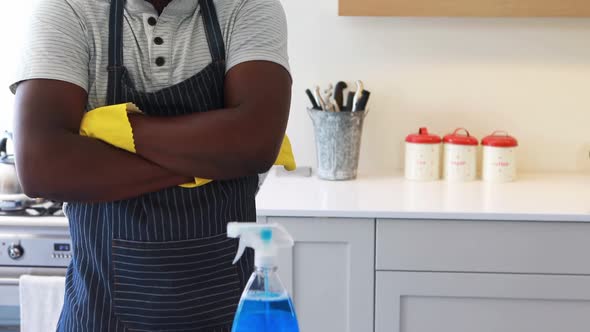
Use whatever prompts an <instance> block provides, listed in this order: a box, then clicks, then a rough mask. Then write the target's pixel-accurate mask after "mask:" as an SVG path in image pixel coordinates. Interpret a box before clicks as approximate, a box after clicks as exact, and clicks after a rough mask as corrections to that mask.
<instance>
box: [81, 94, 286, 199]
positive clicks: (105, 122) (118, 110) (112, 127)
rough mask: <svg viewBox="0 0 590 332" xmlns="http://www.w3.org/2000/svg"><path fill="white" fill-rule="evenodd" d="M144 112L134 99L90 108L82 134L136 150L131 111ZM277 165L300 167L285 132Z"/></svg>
mask: <svg viewBox="0 0 590 332" xmlns="http://www.w3.org/2000/svg"><path fill="white" fill-rule="evenodd" d="M130 113H141V111H140V110H139V109H138V108H137V106H135V105H134V104H133V103H126V104H117V105H110V106H104V107H99V108H96V109H93V110H91V111H89V112H87V113H86V114H85V115H84V117H83V118H82V123H81V125H80V135H82V136H87V137H92V138H95V139H99V140H101V141H103V142H106V143H108V144H110V145H112V146H116V147H118V148H121V149H123V150H127V151H129V152H131V153H136V150H135V141H134V139H133V128H131V123H130V122H129V117H128V114H130ZM275 165H279V166H283V167H285V169H286V170H288V171H293V170H295V168H297V165H296V163H295V157H293V150H292V148H291V142H290V141H289V138H288V137H287V136H286V135H285V138H284V139H283V143H282V145H281V150H280V152H279V156H278V157H277V160H276V162H275ZM210 182H212V180H207V179H201V178H195V182H191V183H186V184H183V185H181V187H183V188H195V187H200V186H203V185H206V184H207V183H210Z"/></svg>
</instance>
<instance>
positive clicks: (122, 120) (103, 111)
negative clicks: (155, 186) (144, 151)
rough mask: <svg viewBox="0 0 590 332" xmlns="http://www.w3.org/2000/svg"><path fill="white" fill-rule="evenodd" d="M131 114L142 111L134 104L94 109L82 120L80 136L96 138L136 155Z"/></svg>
mask: <svg viewBox="0 0 590 332" xmlns="http://www.w3.org/2000/svg"><path fill="white" fill-rule="evenodd" d="M129 113H141V111H140V110H139V109H138V108H137V106H135V105H134V104H132V103H126V104H118V105H111V106H104V107H99V108H96V109H93V110H91V111H89V112H87V113H86V114H85V115H84V117H83V118H82V123H81V124H80V135H82V136H88V137H92V138H96V139H99V140H101V141H103V142H106V143H108V144H110V145H113V146H116V147H118V148H121V149H123V150H127V151H129V152H132V153H136V151H135V141H134V140H133V129H132V128H131V123H129V117H128V114H129Z"/></svg>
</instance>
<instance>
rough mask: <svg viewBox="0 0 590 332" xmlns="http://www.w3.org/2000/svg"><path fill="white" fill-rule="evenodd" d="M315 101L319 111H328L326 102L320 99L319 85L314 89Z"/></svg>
mask: <svg viewBox="0 0 590 332" xmlns="http://www.w3.org/2000/svg"><path fill="white" fill-rule="evenodd" d="M315 100H316V101H317V102H318V104H319V106H320V109H322V110H323V111H326V110H328V108H327V107H326V102H325V101H324V99H323V98H322V92H321V90H320V87H319V85H318V86H316V87H315Z"/></svg>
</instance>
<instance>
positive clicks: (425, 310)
mask: <svg viewBox="0 0 590 332" xmlns="http://www.w3.org/2000/svg"><path fill="white" fill-rule="evenodd" d="M589 326H590V276H574V275H569V276H567V275H529V274H496V273H442V272H387V271H380V272H377V276H376V325H375V331H376V332H435V331H436V332H474V331H477V332H498V331H502V332H555V331H563V332H585V331H588V327H589Z"/></svg>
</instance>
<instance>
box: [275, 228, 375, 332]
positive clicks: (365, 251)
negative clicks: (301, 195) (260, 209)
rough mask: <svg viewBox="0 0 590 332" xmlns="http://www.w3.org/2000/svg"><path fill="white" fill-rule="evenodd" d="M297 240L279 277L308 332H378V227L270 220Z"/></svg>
mask: <svg viewBox="0 0 590 332" xmlns="http://www.w3.org/2000/svg"><path fill="white" fill-rule="evenodd" d="M266 222H269V223H273V222H277V223H279V224H282V225H283V226H284V227H285V228H286V229H287V230H288V231H289V233H290V234H291V235H292V236H293V238H294V240H295V246H294V247H293V248H292V250H281V252H280V254H279V274H280V276H281V279H282V280H283V282H284V283H285V286H286V287H287V288H288V290H289V291H290V293H291V295H292V296H293V301H294V304H295V309H296V311H297V316H298V319H299V324H300V329H301V331H304V332H370V331H373V323H374V315H373V307H374V278H375V263H374V262H375V249H374V248H375V221H374V220H373V219H326V218H282V217H268V218H266Z"/></svg>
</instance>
